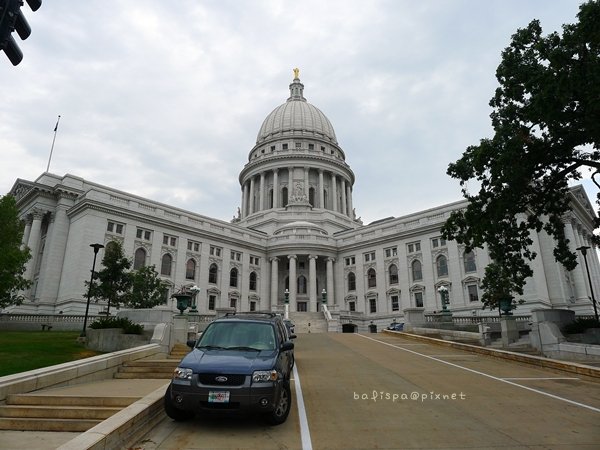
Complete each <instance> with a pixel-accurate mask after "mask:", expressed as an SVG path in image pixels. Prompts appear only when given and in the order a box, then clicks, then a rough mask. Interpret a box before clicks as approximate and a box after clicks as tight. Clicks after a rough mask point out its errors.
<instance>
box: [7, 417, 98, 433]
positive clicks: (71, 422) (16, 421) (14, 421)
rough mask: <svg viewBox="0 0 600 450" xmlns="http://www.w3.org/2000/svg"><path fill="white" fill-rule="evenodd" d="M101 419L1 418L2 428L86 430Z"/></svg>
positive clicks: (20, 429)
mask: <svg viewBox="0 0 600 450" xmlns="http://www.w3.org/2000/svg"><path fill="white" fill-rule="evenodd" d="M100 422H102V421H101V420H91V419H84V420H77V419H64V420H63V419H39V418H37V419H29V418H18V417H17V418H0V430H15V431H70V432H84V431H87V430H89V429H90V428H92V427H95V426H96V425H98V424H99V423H100Z"/></svg>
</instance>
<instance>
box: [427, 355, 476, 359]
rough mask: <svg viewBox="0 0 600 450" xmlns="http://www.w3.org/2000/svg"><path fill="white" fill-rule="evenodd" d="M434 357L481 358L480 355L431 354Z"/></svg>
mask: <svg viewBox="0 0 600 450" xmlns="http://www.w3.org/2000/svg"><path fill="white" fill-rule="evenodd" d="M429 356H433V357H434V358H479V355H429Z"/></svg>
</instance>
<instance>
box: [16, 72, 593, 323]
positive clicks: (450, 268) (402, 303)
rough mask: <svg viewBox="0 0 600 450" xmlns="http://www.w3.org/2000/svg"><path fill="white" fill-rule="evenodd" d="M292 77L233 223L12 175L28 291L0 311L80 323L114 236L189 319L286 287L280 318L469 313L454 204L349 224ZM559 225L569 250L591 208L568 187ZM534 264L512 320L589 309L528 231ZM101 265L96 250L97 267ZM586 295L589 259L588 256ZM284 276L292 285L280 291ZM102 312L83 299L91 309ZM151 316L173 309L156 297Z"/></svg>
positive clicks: (471, 260) (325, 145) (572, 277)
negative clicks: (450, 221)
mask: <svg viewBox="0 0 600 450" xmlns="http://www.w3.org/2000/svg"><path fill="white" fill-rule="evenodd" d="M303 91H304V86H303V85H302V84H301V83H300V80H299V79H298V78H295V79H294V80H293V81H292V83H291V84H290V97H289V98H288V99H287V101H286V102H285V103H284V104H282V105H280V106H279V107H277V108H276V109H275V110H273V112H272V113H271V114H269V115H268V116H267V118H266V119H265V121H264V122H263V124H262V126H261V128H260V130H259V134H258V137H257V142H256V145H255V146H254V147H253V148H252V150H251V151H250V153H249V158H248V162H247V163H246V165H245V166H244V167H243V169H242V171H241V173H240V177H239V180H240V186H241V203H240V208H239V209H238V215H237V217H235V218H234V219H233V220H232V221H231V222H224V221H221V220H217V219H212V218H210V217H205V216H202V215H200V214H197V213H194V212H190V211H185V210H181V209H178V208H174V207H171V206H168V205H164V204H161V203H158V202H154V201H152V200H149V199H146V198H141V197H137V196H135V195H131V194H128V193H126V192H121V191H117V190H115V189H112V188H110V187H108V186H103V185H99V184H97V183H93V182H91V181H88V180H84V179H82V178H79V177H77V176H74V175H70V174H67V175H64V176H58V175H54V174H51V173H43V174H42V175H41V176H40V177H39V178H38V179H36V180H35V181H27V180H21V179H18V180H17V181H16V182H15V184H14V186H13V188H12V190H11V194H13V195H15V197H16V198H17V201H18V207H19V210H20V214H21V217H22V219H23V221H24V222H25V224H26V227H25V233H24V237H23V243H24V245H28V246H29V247H30V248H31V250H32V254H33V258H32V259H31V260H30V262H29V263H28V266H27V271H26V276H27V277H28V278H30V279H31V280H33V282H34V285H33V288H32V289H31V290H30V291H28V292H26V293H25V295H26V298H27V300H26V301H25V302H24V304H23V305H21V306H19V307H12V308H9V311H12V312H33V313H40V314H58V313H60V312H61V311H62V312H63V313H64V314H80V313H83V312H84V310H85V303H86V301H85V295H86V294H85V288H84V281H86V280H88V279H89V276H90V269H91V265H92V259H93V251H92V249H91V248H90V244H92V243H101V244H104V245H107V244H109V243H110V242H111V241H119V242H121V243H122V244H123V247H124V249H125V252H126V253H127V255H128V256H130V257H131V258H132V260H133V261H134V264H135V265H137V266H139V265H142V264H143V265H155V266H156V269H157V271H158V272H159V273H160V274H161V276H162V277H163V278H164V279H165V280H166V281H167V282H168V283H169V284H170V286H171V292H173V291H175V290H177V289H179V288H180V287H182V286H193V285H196V286H198V287H199V288H200V291H199V292H198V294H197V296H196V304H197V307H198V311H199V314H212V313H215V312H216V310H217V309H220V308H230V307H233V308H236V309H237V310H242V311H250V310H279V309H280V308H281V306H282V304H283V302H284V292H285V291H286V289H287V290H288V292H289V302H290V309H291V310H292V311H308V312H315V311H318V310H319V304H320V303H321V301H322V297H323V295H326V298H327V303H328V305H329V307H330V308H331V309H332V310H334V311H335V310H337V311H341V312H343V311H347V312H348V314H349V315H352V314H357V315H359V316H361V317H363V318H364V319H366V320H378V319H379V320H384V319H385V320H387V319H388V318H391V317H397V318H402V316H403V312H402V311H403V310H404V309H407V308H423V309H424V310H425V311H427V312H433V311H439V310H440V309H441V302H440V294H439V293H438V289H439V288H440V287H442V286H444V287H446V288H447V289H448V293H449V301H450V303H449V308H450V309H451V310H452V311H453V313H454V314H460V315H477V314H483V312H482V311H481V302H480V301H479V298H480V297H481V294H482V292H481V290H480V288H479V283H480V280H481V279H482V278H483V274H484V268H485V266H486V265H487V264H488V263H489V257H488V254H487V252H486V250H485V249H476V250H475V251H474V252H472V253H470V254H465V251H464V247H462V246H460V245H457V243H456V242H452V241H450V242H446V241H444V240H443V239H442V238H441V236H440V228H441V226H442V224H443V223H444V222H445V220H446V219H447V218H448V216H449V215H450V213H451V212H452V211H454V210H456V209H459V208H463V207H465V206H466V202H465V201H458V202H455V203H452V204H447V205H442V206H439V207H437V208H434V209H430V210H427V211H421V212H417V213H414V214H411V215H408V216H404V217H397V218H396V217H389V218H386V219H382V220H378V221H376V222H373V223H371V224H369V225H363V223H362V222H361V220H360V218H357V216H356V213H355V209H354V205H353V200H352V193H353V185H354V181H355V178H354V173H353V172H352V170H351V169H350V167H349V166H348V165H347V164H346V162H345V154H344V151H343V150H342V149H341V148H340V146H339V144H338V142H337V138H336V136H335V132H334V130H333V127H332V125H331V123H330V122H329V120H328V119H327V117H326V116H325V115H324V114H323V113H322V112H321V111H320V110H319V109H318V108H316V107H314V106H313V105H311V104H309V103H308V102H307V101H306V99H305V98H304V95H303ZM570 195H571V204H572V211H571V213H570V214H569V216H568V217H565V224H566V231H567V237H569V239H570V240H571V242H572V244H573V248H576V247H579V246H582V245H588V246H592V244H591V243H590V237H591V235H592V231H593V222H592V221H593V218H594V217H595V213H594V210H593V208H592V205H591V204H590V201H589V199H588V198H587V196H586V194H585V191H584V190H583V188H582V187H581V186H577V187H574V188H572V189H571V192H570ZM532 239H533V242H534V244H533V245H534V248H535V251H536V252H537V253H538V256H537V258H536V259H535V260H534V261H533V262H532V267H533V270H534V276H533V277H532V278H530V279H529V280H528V283H527V285H526V288H525V293H524V295H523V299H524V300H525V301H526V303H525V304H524V305H522V306H520V307H519V310H518V313H528V312H529V311H530V310H531V309H533V308H549V307H560V308H567V309H571V310H575V311H577V312H578V313H590V312H591V311H592V307H591V303H590V300H589V298H590V290H589V283H588V278H587V275H586V273H585V265H584V263H583V259H582V257H581V255H580V256H579V257H580V261H579V262H580V264H579V265H578V266H577V268H576V269H575V270H573V271H572V272H567V271H565V270H564V268H563V267H562V266H560V265H559V264H558V263H556V261H555V260H554V257H553V255H552V249H553V242H552V239H551V238H550V237H548V236H547V235H546V234H544V233H543V232H540V233H532ZM102 257H103V250H100V253H99V254H98V263H97V267H98V266H99V265H100V261H101V260H102ZM587 259H588V265H589V268H590V275H591V278H592V282H593V286H594V292H595V293H596V295H600V264H599V262H598V257H597V253H596V252H595V251H590V252H588V255H587ZM289 280H293V282H290V281H289ZM104 308H105V305H102V304H96V303H93V302H92V304H91V309H90V312H91V313H98V312H101V310H102V309H104ZM159 308H163V309H167V310H172V311H176V305H175V304H174V302H173V301H172V300H170V299H165V305H164V306H162V307H159Z"/></svg>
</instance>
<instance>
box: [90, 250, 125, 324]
mask: <svg viewBox="0 0 600 450" xmlns="http://www.w3.org/2000/svg"><path fill="white" fill-rule="evenodd" d="M102 266H103V268H102V269H101V270H99V271H97V272H96V273H95V274H94V283H93V285H92V289H91V295H90V297H92V298H94V299H96V301H98V300H106V301H107V303H108V307H107V312H109V313H110V307H111V305H112V306H115V307H119V306H120V305H122V304H124V303H125V302H126V301H127V298H128V296H129V294H130V292H131V283H132V276H131V273H130V272H129V269H130V267H131V261H130V260H129V259H127V258H126V257H125V255H124V254H123V246H122V245H121V243H120V242H117V241H111V242H110V243H109V244H108V245H107V246H106V248H105V249H104V258H102ZM85 285H86V288H89V281H86V282H85Z"/></svg>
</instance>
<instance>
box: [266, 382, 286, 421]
mask: <svg viewBox="0 0 600 450" xmlns="http://www.w3.org/2000/svg"><path fill="white" fill-rule="evenodd" d="M291 408H292V391H291V389H290V382H289V380H285V381H284V382H283V386H282V389H281V394H280V395H279V400H278V402H277V406H276V407H275V409H274V410H273V411H271V412H270V413H268V414H267V416H266V419H267V422H268V423H269V424H271V425H281V424H282V423H283V422H285V421H286V419H287V417H288V414H289V413H290V409H291Z"/></svg>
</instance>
